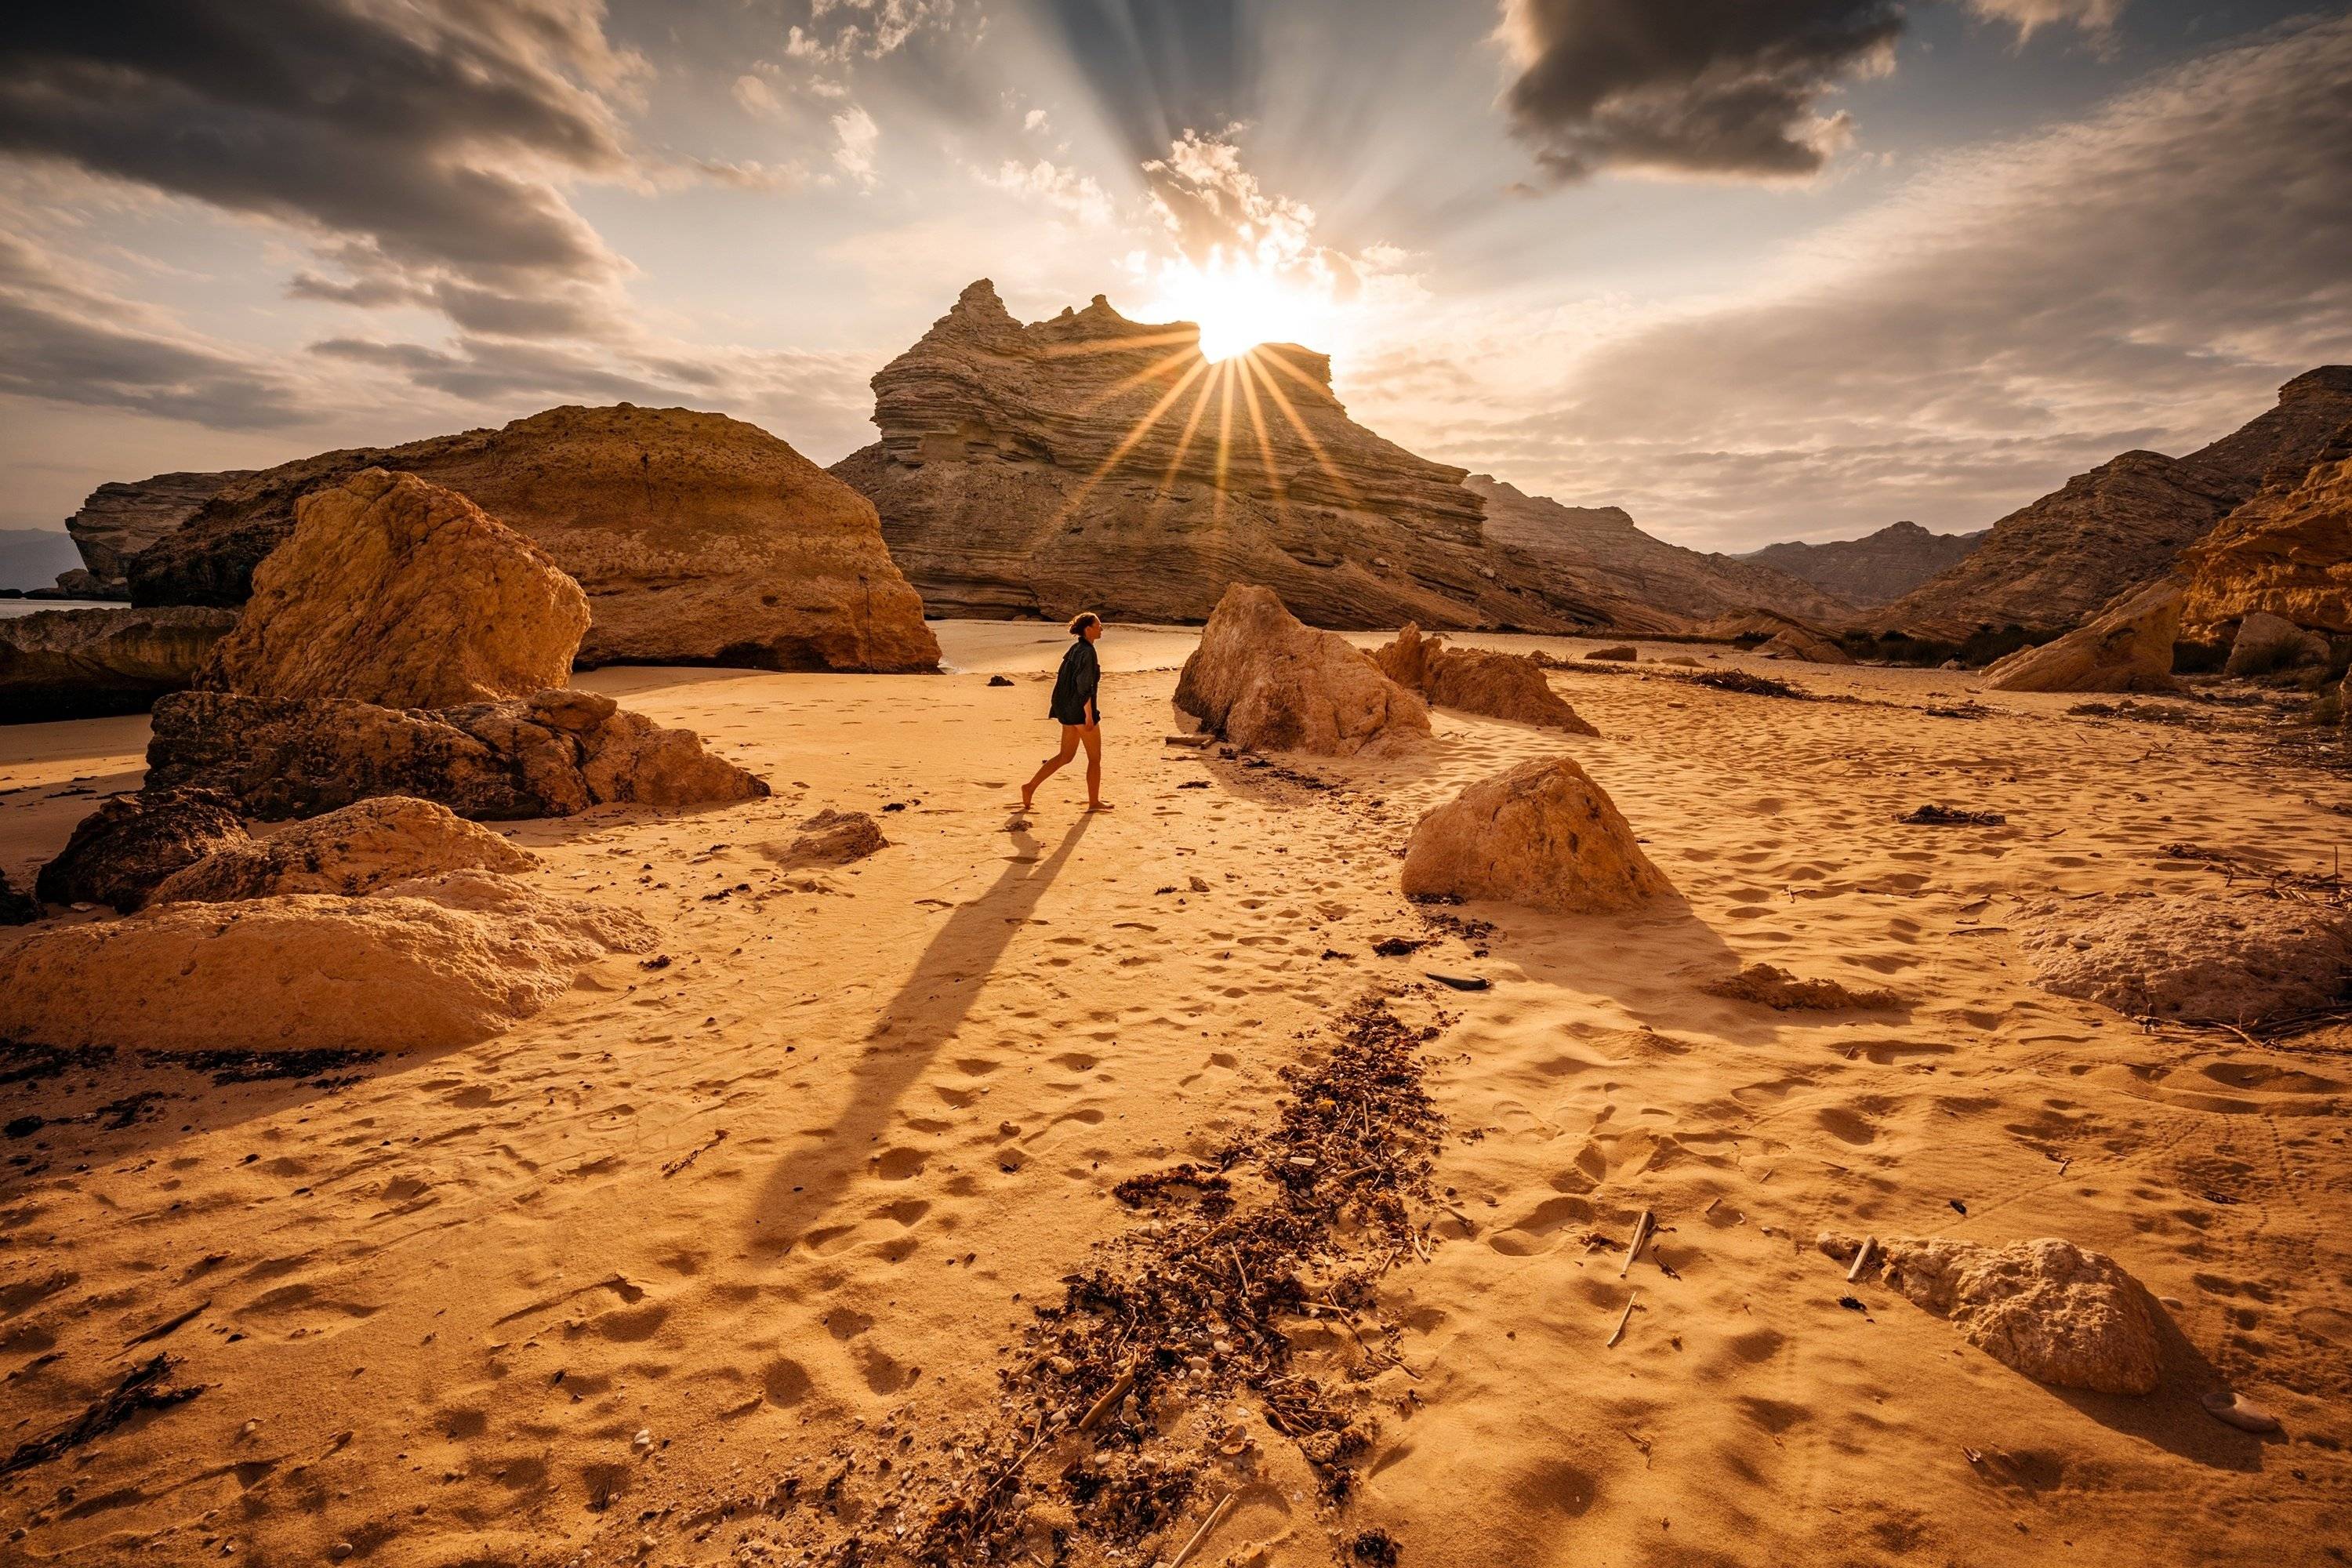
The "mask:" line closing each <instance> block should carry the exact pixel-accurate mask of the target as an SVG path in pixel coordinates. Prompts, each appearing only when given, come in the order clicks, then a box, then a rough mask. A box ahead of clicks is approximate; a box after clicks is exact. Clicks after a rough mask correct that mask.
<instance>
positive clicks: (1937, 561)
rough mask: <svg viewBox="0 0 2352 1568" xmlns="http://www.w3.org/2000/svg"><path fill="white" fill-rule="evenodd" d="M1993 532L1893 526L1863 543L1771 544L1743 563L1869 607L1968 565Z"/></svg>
mask: <svg viewBox="0 0 2352 1568" xmlns="http://www.w3.org/2000/svg"><path fill="white" fill-rule="evenodd" d="M1988 533H1989V531H1987V530H1982V529H1980V530H1979V531H1976V532H1974V533H1930V532H1928V531H1927V530H1926V529H1924V528H1922V527H1920V526H1919V525H1918V524H1917V523H1916V522H1890V523H1888V524H1887V525H1886V526H1885V528H1882V529H1880V530H1879V531H1877V532H1875V533H1865V534H1864V535H1863V536H1862V537H1861V538H1860V539H1840V540H1833V541H1832V542H1829V543H1827V544H1808V543H1805V542H1803V541H1801V540H1793V541H1790V542H1787V543H1784V544H1768V545H1766V546H1765V547H1764V548H1763V549H1761V550H1756V551H1750V552H1748V554H1746V555H1742V556H1740V557H1738V559H1740V560H1742V561H1750V562H1753V563H1756V564H1757V565H1759V566H1770V567H1773V568H1775V569H1776V570H1779V571H1782V572H1786V573H1788V574H1790V576H1792V577H1801V578H1803V579H1804V580H1805V581H1806V582H1808V583H1811V584H1813V586H1815V587H1817V588H1820V589H1822V590H1823V591H1824V592H1826V593H1831V594H1834V595H1837V596H1838V597H1840V598H1842V599H1844V600H1846V601H1847V602H1848V603H1851V604H1854V605H1865V606H1866V605H1883V604H1885V603H1886V602H1887V601H1888V600H1889V599H1898V598H1901V597H1902V596H1903V595H1906V594H1907V593H1909V592H1910V591H1911V590H1912V589H1914V588H1916V587H1917V586H1918V585H1919V584H1922V583H1925V582H1926V581H1927V579H1928V578H1930V577H1933V576H1934V575H1935V574H1937V573H1938V572H1941V571H1943V570H1944V569H1945V568H1946V567H1948V566H1955V565H1958V563H1960V562H1962V561H1965V560H1967V559H1968V558H1969V554H1970V553H1971V552H1973V551H1974V550H1975V549H1976V547H1977V546H1978V545H1979V544H1982V543H1983V542H1985V540H1986V538H1987V537H1988Z"/></svg>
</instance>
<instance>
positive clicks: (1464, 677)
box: [1372, 621, 1601, 735]
mask: <svg viewBox="0 0 2352 1568" xmlns="http://www.w3.org/2000/svg"><path fill="white" fill-rule="evenodd" d="M1372 662H1373V663H1374V664H1377V665H1379V666H1380V668H1381V674H1383V675H1385V676H1387V677H1388V678H1389V679H1391V680H1393V681H1395V682H1396V683H1397V684H1398V685H1399V686H1402V687H1404V688H1406V689H1409V690H1412V691H1418V692H1420V693H1421V694H1422V696H1423V697H1424V698H1426V699H1427V700H1429V701H1431V702H1433V703H1434V704H1435V705H1436V706H1438V707H1440V708H1456V709H1459V710H1462V711H1463V712H1465V713H1484V714H1486V716H1488V717H1489V718H1494V719H1510V720H1515V721H1517V722H1519V723H1522V724H1536V725H1540V726H1542V727H1543V728H1545V729H1548V730H1565V731H1568V732H1569V733H1570V734H1571V735H1597V734H1599V733H1600V732H1601V731H1598V730H1595V729H1594V728H1593V727H1592V726H1591V725H1590V724H1588V723H1586V722H1585V721H1583V720H1582V719H1580V718H1579V717H1578V716H1577V711H1576V710H1575V709H1573V708H1571V707H1570V706H1569V705H1568V703H1567V702H1566V701H1564V700H1561V698H1560V695H1559V693H1558V692H1556V691H1554V690H1553V689H1551V683H1550V682H1549V681H1548V680H1546V679H1544V672H1543V668H1542V667H1541V666H1540V665H1538V664H1537V663H1536V661H1535V660H1534V659H1532V658H1528V657H1526V656H1525V655H1522V654H1509V653H1496V652H1493V651H1491V650H1489V649H1486V648H1464V647H1446V646H1445V639H1444V637H1423V636H1422V635H1421V628H1420V627H1419V626H1414V625H1413V624H1412V623H1411V622H1409V621H1408V622H1407V623H1406V624H1405V626H1404V629H1403V630H1402V631H1400V632H1399V633H1397V635H1396V638H1395V640H1394V641H1392V642H1390V643H1388V644H1386V645H1385V646H1383V647H1381V648H1379V649H1378V650H1376V651H1375V652H1374V653H1373V655H1372Z"/></svg>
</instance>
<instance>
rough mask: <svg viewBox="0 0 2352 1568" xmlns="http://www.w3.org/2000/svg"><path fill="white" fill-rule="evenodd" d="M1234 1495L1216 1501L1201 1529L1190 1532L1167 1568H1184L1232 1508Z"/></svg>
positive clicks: (1226, 1495)
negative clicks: (1181, 1548) (1210, 1532)
mask: <svg viewBox="0 0 2352 1568" xmlns="http://www.w3.org/2000/svg"><path fill="white" fill-rule="evenodd" d="M1236 1495H1238V1494H1236V1493H1234V1492H1227V1493H1226V1494H1225V1495H1224V1496H1223V1497H1221V1498H1219V1499H1218V1500H1217V1506H1216V1507H1214V1508H1213V1509H1211V1510H1209V1517H1208V1518H1206V1519H1204V1520H1202V1521H1201V1528H1200V1529H1198V1530H1196V1531H1193V1532H1192V1540H1190V1541H1188V1542H1185V1543H1184V1549H1183V1550H1182V1551H1181V1552H1178V1553H1176V1555H1175V1556H1173V1557H1171V1558H1170V1559H1169V1560H1168V1568H1184V1563H1185V1562H1186V1561H1187V1560H1188V1559H1190V1558H1191V1557H1192V1553H1193V1552H1197V1551H1199V1550H1200V1547H1201V1542H1203V1541H1206V1540H1207V1539H1208V1538H1209V1531H1213V1530H1214V1529H1216V1528H1217V1521H1219V1520H1221V1519H1223V1518H1224V1517H1225V1510H1227V1509H1229V1508H1231V1507H1233V1506H1234V1497H1235V1496H1236Z"/></svg>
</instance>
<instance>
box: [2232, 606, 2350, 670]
mask: <svg viewBox="0 0 2352 1568" xmlns="http://www.w3.org/2000/svg"><path fill="white" fill-rule="evenodd" d="M2327 654H2328V647H2327V639H2326V637H2321V636H2320V635H2319V634H2318V633H2317V632H2307V631H2305V630H2304V629H2303V628H2302V627H2301V626H2296V625H2295V624H2294V622H2293V621H2290V620H2288V619H2287V618H2286V617H2284V616H2274V615H2272V614H2271V613H2270V612H2269V611H2268V610H2256V611H2254V612H2253V614H2252V615H2250V616H2247V617H2246V618H2245V619H2244V620H2242V621H2240V622H2239V623H2238V635H2237V636H2236V637H2234V638H2232V639H2231V643H2230V658H2229V662H2228V664H2227V665H2226V666H2225V667H2224V668H2226V670H2227V672H2228V673H2229V674H2231V675H2268V674H2269V673H2270V672H2271V671H2273V670H2274V669H2299V668H2304V667H2305V666H2307V665H2315V664H2326V662H2327Z"/></svg>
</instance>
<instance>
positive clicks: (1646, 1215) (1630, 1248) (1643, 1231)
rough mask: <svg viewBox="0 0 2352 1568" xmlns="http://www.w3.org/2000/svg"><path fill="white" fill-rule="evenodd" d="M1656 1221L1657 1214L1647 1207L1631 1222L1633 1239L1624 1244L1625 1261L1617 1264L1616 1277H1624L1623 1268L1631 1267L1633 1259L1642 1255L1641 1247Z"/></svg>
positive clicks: (1647, 1238) (1648, 1237) (1647, 1239)
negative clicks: (1640, 1215) (1639, 1216)
mask: <svg viewBox="0 0 2352 1568" xmlns="http://www.w3.org/2000/svg"><path fill="white" fill-rule="evenodd" d="M1657 1223H1658V1216H1657V1215H1654V1214H1652V1213H1651V1212H1650V1211H1649V1210H1648V1209H1643V1211H1642V1217H1641V1218H1639V1219H1637V1220H1635V1221H1634V1222H1633V1240H1632V1241H1631V1242H1628V1243H1627V1244H1626V1247H1625V1261H1624V1262H1622V1263H1620V1264H1619V1265H1618V1266H1617V1278H1618V1279H1623V1278H1625V1270H1627V1269H1628V1268H1633V1259H1635V1258H1639V1257H1641V1256H1642V1248H1643V1246H1644V1245H1645V1244H1646V1243H1647V1242H1648V1241H1649V1239H1650V1232H1651V1231H1652V1230H1653V1229H1654V1228H1655V1227H1656V1226H1657Z"/></svg>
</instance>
